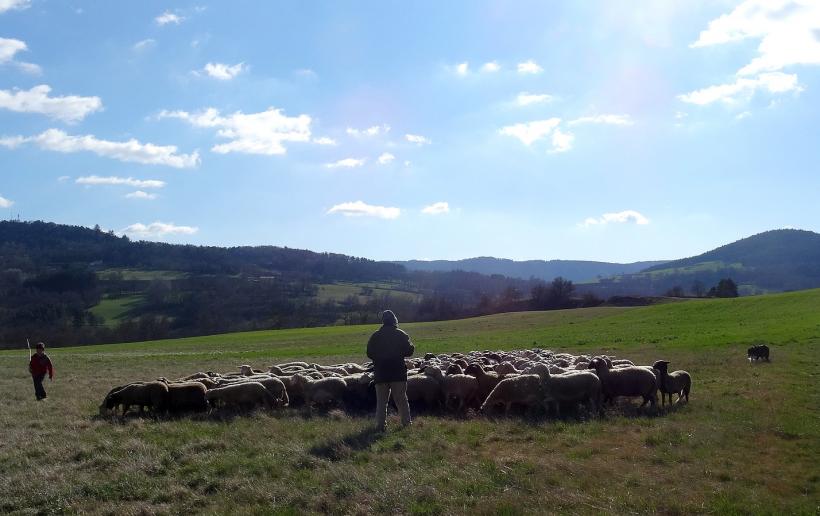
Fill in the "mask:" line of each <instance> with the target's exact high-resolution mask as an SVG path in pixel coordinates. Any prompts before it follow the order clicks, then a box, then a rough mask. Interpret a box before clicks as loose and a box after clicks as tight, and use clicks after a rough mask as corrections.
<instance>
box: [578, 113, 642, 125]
mask: <svg viewBox="0 0 820 516" xmlns="http://www.w3.org/2000/svg"><path fill="white" fill-rule="evenodd" d="M568 123H569V125H578V124H609V125H632V124H634V122H633V121H632V119H631V118H630V117H629V115H592V116H582V117H580V118H576V119H575V120H570V121H569V122H568Z"/></svg>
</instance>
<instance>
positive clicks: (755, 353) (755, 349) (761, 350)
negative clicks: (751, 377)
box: [746, 344, 769, 362]
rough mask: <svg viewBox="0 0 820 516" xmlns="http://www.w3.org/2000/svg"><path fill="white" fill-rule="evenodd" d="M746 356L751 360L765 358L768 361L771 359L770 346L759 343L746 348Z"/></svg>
mask: <svg viewBox="0 0 820 516" xmlns="http://www.w3.org/2000/svg"><path fill="white" fill-rule="evenodd" d="M746 357H747V358H748V359H749V362H751V361H753V360H763V359H765V360H766V361H767V362H768V361H769V346H767V345H765V344H758V345H755V346H752V347H750V348H749V349H748V350H746Z"/></svg>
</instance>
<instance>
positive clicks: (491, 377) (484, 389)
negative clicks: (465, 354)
mask: <svg viewBox="0 0 820 516" xmlns="http://www.w3.org/2000/svg"><path fill="white" fill-rule="evenodd" d="M465 373H466V374H469V375H470V376H474V377H475V379H476V380H477V381H478V392H477V393H476V398H477V399H479V400H481V402H483V401H484V400H486V399H487V396H489V395H490V393H491V392H492V391H493V389H494V388H495V386H496V385H498V382H500V381H501V377H500V376H498V374H496V373H488V372H487V371H485V370H484V368H483V367H482V366H481V365H480V364H470V365H469V366H467V370H466V371H465Z"/></svg>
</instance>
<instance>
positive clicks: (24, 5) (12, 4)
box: [0, 0, 31, 14]
mask: <svg viewBox="0 0 820 516" xmlns="http://www.w3.org/2000/svg"><path fill="white" fill-rule="evenodd" d="M29 7H31V0H0V14H2V13H4V12H6V11H11V10H12V9H15V10H18V11H21V10H23V9H28V8H29Z"/></svg>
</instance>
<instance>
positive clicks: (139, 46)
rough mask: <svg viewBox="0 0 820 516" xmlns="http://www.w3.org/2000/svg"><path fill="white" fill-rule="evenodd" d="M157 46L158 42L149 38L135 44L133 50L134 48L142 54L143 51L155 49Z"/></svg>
mask: <svg viewBox="0 0 820 516" xmlns="http://www.w3.org/2000/svg"><path fill="white" fill-rule="evenodd" d="M156 44H157V40H155V39H153V38H148V39H143V40H141V41H137V42H136V43H134V46H133V47H131V48H133V49H134V50H135V51H137V52H140V51H142V50H148V49H149V48H151V47H153V46H154V45H156Z"/></svg>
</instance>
